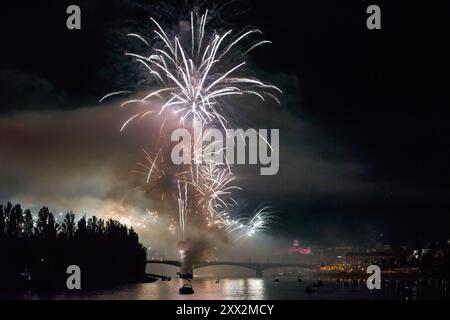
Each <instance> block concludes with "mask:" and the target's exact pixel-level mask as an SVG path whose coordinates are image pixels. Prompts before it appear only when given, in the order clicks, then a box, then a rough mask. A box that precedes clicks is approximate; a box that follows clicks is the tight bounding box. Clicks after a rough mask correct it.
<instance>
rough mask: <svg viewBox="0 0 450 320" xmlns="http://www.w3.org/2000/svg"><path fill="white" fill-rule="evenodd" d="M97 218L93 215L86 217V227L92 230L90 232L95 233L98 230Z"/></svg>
mask: <svg viewBox="0 0 450 320" xmlns="http://www.w3.org/2000/svg"><path fill="white" fill-rule="evenodd" d="M98 227H99V225H98V219H97V217H96V216H93V217H92V218H89V219H88V222H87V229H88V230H89V231H90V232H92V233H97V232H98Z"/></svg>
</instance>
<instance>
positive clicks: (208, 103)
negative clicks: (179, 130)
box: [101, 11, 281, 130]
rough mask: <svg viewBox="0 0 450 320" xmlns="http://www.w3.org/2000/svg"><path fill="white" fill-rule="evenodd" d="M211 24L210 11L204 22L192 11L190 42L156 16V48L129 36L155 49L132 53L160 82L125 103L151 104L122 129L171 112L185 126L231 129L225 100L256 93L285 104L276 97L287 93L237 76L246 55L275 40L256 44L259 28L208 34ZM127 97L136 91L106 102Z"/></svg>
mask: <svg viewBox="0 0 450 320" xmlns="http://www.w3.org/2000/svg"><path fill="white" fill-rule="evenodd" d="M207 20H208V11H206V13H205V14H204V15H202V16H201V17H200V18H195V17H194V13H192V12H191V16H190V29H191V30H190V41H188V40H187V39H184V38H185V37H180V36H179V35H174V36H171V35H169V34H168V33H167V32H166V31H165V30H164V29H163V28H162V27H161V25H160V24H159V23H158V22H157V21H156V20H154V19H153V18H151V21H152V23H153V24H154V25H155V30H154V37H155V39H154V42H155V43H156V45H155V46H151V45H150V41H149V40H147V39H146V38H145V37H144V36H142V35H139V34H136V33H130V34H128V36H129V37H132V38H135V39H137V40H138V41H140V42H142V43H143V44H144V45H145V46H147V47H148V48H149V53H147V54H138V53H130V52H127V53H126V55H127V56H130V57H132V58H134V59H135V61H136V62H137V63H139V64H142V65H143V66H144V67H145V69H146V70H147V71H148V72H149V73H150V75H152V76H153V78H154V80H155V81H156V83H157V88H156V89H155V90H152V91H150V92H147V93H146V94H145V95H144V96H143V97H141V98H138V99H130V100H127V101H125V102H124V103H122V105H121V106H122V107H126V106H128V105H136V104H147V105H149V106H150V107H149V110H146V111H141V112H138V113H136V114H134V115H133V116H132V117H130V118H129V119H128V120H127V121H125V123H124V125H123V126H122V130H123V129H125V127H126V126H127V125H128V124H129V123H131V122H132V121H133V120H136V119H142V118H144V117H146V116H149V115H152V114H155V113H156V114H159V115H162V114H163V113H164V112H165V111H168V110H170V111H172V112H173V114H175V115H176V116H177V117H178V119H179V121H180V124H182V125H184V124H185V122H186V121H193V120H199V121H201V123H202V124H209V125H210V124H212V123H217V122H218V123H219V124H220V125H221V126H222V128H224V129H225V124H226V123H227V117H226V110H224V106H226V105H227V104H226V103H225V102H224V100H223V98H225V97H229V96H242V95H253V96H256V97H258V98H259V99H261V100H263V101H264V100H265V99H266V98H267V97H269V98H272V99H274V100H275V101H276V102H278V103H279V100H278V98H277V97H276V95H275V93H276V92H279V93H281V90H280V89H279V88H277V87H275V86H273V85H270V84H266V83H264V82H262V81H261V80H259V79H257V78H254V77H250V76H239V75H237V73H238V72H241V71H243V69H244V66H245V65H246V62H245V60H244V57H245V55H246V54H248V53H249V52H251V51H252V50H254V49H256V48H257V47H259V46H261V45H264V44H267V43H270V41H267V40H253V37H254V36H256V35H261V34H262V32H261V31H260V30H259V29H250V30H247V31H244V32H240V33H238V34H236V35H234V36H233V31H232V30H228V31H224V32H223V33H218V32H217V31H214V32H210V33H208V32H207V29H206V22H207ZM186 45H187V47H186ZM126 93H131V92H129V91H117V92H112V93H109V94H108V95H106V96H105V97H103V98H102V100H101V101H103V100H105V99H107V98H110V97H113V96H116V95H120V94H126ZM155 101H156V102H159V103H160V105H159V106H158V107H157V109H155V108H154V105H155V104H154V103H150V102H155ZM228 111H230V110H228Z"/></svg>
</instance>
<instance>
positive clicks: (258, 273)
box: [255, 264, 263, 278]
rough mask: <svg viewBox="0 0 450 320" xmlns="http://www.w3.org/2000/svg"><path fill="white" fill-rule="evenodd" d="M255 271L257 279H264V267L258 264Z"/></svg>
mask: <svg viewBox="0 0 450 320" xmlns="http://www.w3.org/2000/svg"><path fill="white" fill-rule="evenodd" d="M255 269H256V277H257V278H262V276H263V274H262V272H263V270H262V266H261V265H260V264H258V265H257V266H256V268H255Z"/></svg>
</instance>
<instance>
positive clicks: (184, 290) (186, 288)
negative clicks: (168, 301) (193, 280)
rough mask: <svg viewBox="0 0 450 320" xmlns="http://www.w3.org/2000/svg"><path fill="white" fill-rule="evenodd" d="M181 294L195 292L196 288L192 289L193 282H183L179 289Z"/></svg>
mask: <svg viewBox="0 0 450 320" xmlns="http://www.w3.org/2000/svg"><path fill="white" fill-rule="evenodd" d="M178 291H179V292H180V294H194V289H192V285H191V284H187V283H185V284H183V286H182V287H181V288H180V289H179V290H178Z"/></svg>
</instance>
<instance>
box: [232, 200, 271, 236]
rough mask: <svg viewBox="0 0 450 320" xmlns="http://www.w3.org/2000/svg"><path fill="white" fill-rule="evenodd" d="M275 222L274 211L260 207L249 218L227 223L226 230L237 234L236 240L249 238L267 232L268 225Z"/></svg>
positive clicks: (266, 207)
mask: <svg viewBox="0 0 450 320" xmlns="http://www.w3.org/2000/svg"><path fill="white" fill-rule="evenodd" d="M275 220H276V215H275V211H274V210H273V208H272V207H270V206H260V207H258V208H257V209H255V210H254V211H253V213H252V214H251V215H250V217H241V218H238V219H236V220H232V221H228V229H229V231H230V232H232V233H236V234H237V238H236V239H237V240H240V239H243V238H250V237H252V236H253V235H255V234H256V233H261V232H267V231H269V230H270V229H269V225H270V224H271V223H273V222H275Z"/></svg>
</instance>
